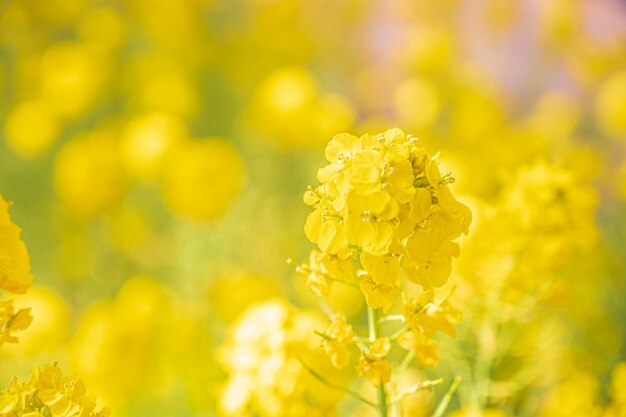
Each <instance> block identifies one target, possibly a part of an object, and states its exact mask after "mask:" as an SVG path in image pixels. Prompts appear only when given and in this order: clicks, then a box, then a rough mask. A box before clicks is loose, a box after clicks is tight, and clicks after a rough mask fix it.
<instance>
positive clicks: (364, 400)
mask: <svg viewBox="0 0 626 417" xmlns="http://www.w3.org/2000/svg"><path fill="white" fill-rule="evenodd" d="M298 360H299V361H300V363H301V364H302V366H303V367H304V369H306V370H307V371H308V372H309V373H310V374H311V375H312V376H313V377H314V378H315V379H317V380H318V381H320V382H321V383H323V384H324V385H326V386H328V387H330V388H332V389H335V390H337V391H341V392H344V393H346V394H348V395H350V396H351V397H353V398H355V399H357V400H359V401H361V402H363V403H365V404H367V405H370V406H372V407H374V408H377V407H378V404H374V403H373V402H371V401H369V400H366V399H365V398H363V397H361V396H360V395H359V394H358V393H356V392H354V391H352V390H351V389H348V388H345V387H342V386H341V385H337V384H333V383H332V382H330V381H328V380H327V379H326V378H324V377H323V376H322V375H320V374H318V373H317V372H315V371H314V370H313V369H312V368H310V367H309V366H308V365H307V364H306V363H304V361H303V360H302V359H300V358H298Z"/></svg>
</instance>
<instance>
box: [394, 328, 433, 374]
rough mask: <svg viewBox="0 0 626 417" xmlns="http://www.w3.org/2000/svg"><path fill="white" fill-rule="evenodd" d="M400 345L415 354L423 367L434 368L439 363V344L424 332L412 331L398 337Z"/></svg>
mask: <svg viewBox="0 0 626 417" xmlns="http://www.w3.org/2000/svg"><path fill="white" fill-rule="evenodd" d="M398 345H399V346H400V347H401V348H403V349H406V350H410V351H413V352H415V359H416V360H417V361H418V362H419V363H420V364H421V365H422V366H427V367H434V366H437V364H438V363H439V354H438V353H437V352H438V350H439V342H438V341H436V340H434V339H431V338H430V337H428V336H426V335H425V334H424V333H422V332H419V331H415V330H411V331H408V332H405V333H402V334H401V335H400V336H399V337H398Z"/></svg>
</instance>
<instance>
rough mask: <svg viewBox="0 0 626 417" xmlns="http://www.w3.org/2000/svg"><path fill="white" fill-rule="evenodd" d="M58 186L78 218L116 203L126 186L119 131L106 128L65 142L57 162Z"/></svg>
mask: <svg viewBox="0 0 626 417" xmlns="http://www.w3.org/2000/svg"><path fill="white" fill-rule="evenodd" d="M54 186H55V189H56V191H57V193H58V194H59V196H60V197H61V201H62V203H63V205H64V208H65V209H66V210H67V212H69V213H70V214H72V215H73V216H75V217H76V218H77V219H81V220H88V219H91V218H93V217H95V216H98V215H100V214H102V213H104V212H105V211H107V210H109V209H111V208H112V207H113V206H115V205H116V204H117V203H118V202H119V201H120V200H121V199H122V197H123V195H124V191H125V187H126V176H125V173H124V170H123V167H122V163H121V161H120V156H119V151H118V144H117V141H116V136H115V132H114V131H112V130H111V129H110V128H104V129H101V130H96V131H93V132H91V133H88V134H85V135H81V136H78V137H76V138H74V139H72V140H71V141H69V142H67V143H65V144H63V147H62V148H61V149H60V150H59V153H58V154H57V156H56V160H55V163H54Z"/></svg>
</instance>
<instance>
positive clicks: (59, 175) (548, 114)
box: [0, 0, 626, 417]
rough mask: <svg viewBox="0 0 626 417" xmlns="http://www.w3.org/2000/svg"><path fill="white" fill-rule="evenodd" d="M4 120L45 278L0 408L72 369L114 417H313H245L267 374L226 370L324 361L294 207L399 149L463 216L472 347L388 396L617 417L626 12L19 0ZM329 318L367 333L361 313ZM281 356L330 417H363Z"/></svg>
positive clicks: (397, 2) (1, 57)
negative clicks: (299, 356) (415, 388)
mask: <svg viewBox="0 0 626 417" xmlns="http://www.w3.org/2000/svg"><path fill="white" fill-rule="evenodd" d="M0 121H1V123H0V195H2V196H3V197H4V199H6V200H7V201H9V202H12V203H13V206H12V207H11V210H10V213H11V218H12V220H13V221H14V222H15V224H17V225H19V226H20V228H21V229H22V239H23V240H24V242H25V243H26V246H27V248H28V251H29V254H30V260H31V266H32V272H33V275H34V277H35V278H34V281H33V287H32V288H31V290H30V291H29V292H28V293H27V294H24V295H18V296H15V304H16V306H18V307H21V306H28V307H31V308H32V315H33V317H34V320H33V323H32V324H31V326H30V327H29V328H28V329H27V330H26V331H24V332H23V334H22V335H21V336H20V343H19V344H4V345H3V346H2V348H1V349H0V381H4V382H2V384H0V386H5V385H7V384H8V382H9V381H10V379H11V377H12V376H14V375H16V376H20V378H23V379H24V378H27V376H28V372H29V370H30V369H31V368H32V366H33V365H35V364H39V365H41V364H44V363H53V362H58V363H59V364H62V365H63V368H65V369H66V370H68V371H70V372H71V373H76V374H77V375H79V376H80V377H81V378H82V379H83V380H84V381H85V383H86V384H87V386H88V387H89V388H90V389H93V390H94V391H96V392H97V393H98V398H99V401H101V402H102V403H103V404H107V405H109V406H110V407H111V408H112V409H113V415H114V416H119V417H126V416H128V417H130V416H133V417H141V416H146V417H148V416H214V415H226V416H229V415H241V416H243V415H246V416H247V415H249V416H278V415H289V416H291V415H293V416H299V415H311V414H308V413H310V410H309V409H308V408H306V407H304V406H302V407H304V408H302V407H300V405H301V403H304V402H306V401H305V399H306V398H307V397H306V395H304V394H302V395H300V394H299V395H300V396H299V397H297V398H298V400H294V399H293V398H295V397H293V398H291V399H290V400H287V399H285V398H287V397H285V398H283V397H281V396H280V395H278V396H277V397H276V398H274V397H271V398H270V397H267V396H266V397H264V396H263V394H262V393H261V394H259V393H256V394H254V395H258V396H259V398H265V400H259V399H258V398H257V400H255V401H257V403H258V404H256V405H255V406H254V407H252V408H251V409H250V410H249V414H237V413H240V410H239V409H238V408H237V407H236V406H235V405H233V404H236V403H237V401H243V400H242V398H243V397H242V396H243V395H244V394H242V392H248V391H250V392H252V391H254V389H255V388H254V387H255V386H259V384H263V383H265V382H267V381H266V380H265V379H263V378H264V376H267V375H265V374H263V373H259V375H256V376H255V377H254V378H259V379H258V380H257V379H250V378H251V377H250V375H249V374H248V373H246V372H247V371H246V372H244V371H242V369H243V368H242V367H244V368H245V366H251V365H250V363H247V364H246V365H245V366H244V365H242V364H241V363H240V360H239V359H237V358H235V356H236V355H235V354H234V353H233V351H234V352H235V353H238V352H240V350H241V352H246V353H245V354H246V355H248V354H249V355H251V356H250V357H248V356H245V358H247V359H246V360H249V361H257V362H255V363H260V364H267V363H271V361H270V359H271V358H273V357H274V356H277V355H278V353H277V352H283V350H285V351H290V350H291V349H294V348H293V345H294V344H295V345H297V346H298V349H303V352H306V353H303V354H304V355H310V357H311V360H312V361H313V360H319V361H320V362H323V361H322V360H321V359H319V358H318V359H315V358H317V356H315V355H317V354H318V353H316V352H314V350H315V349H314V347H315V345H316V344H319V338H316V337H315V335H311V334H308V333H307V334H305V333H306V332H304V331H303V330H302V329H303V328H304V327H303V326H305V324H307V325H311V324H312V323H318V322H319V321H320V320H321V319H320V316H319V315H320V314H321V313H320V312H319V308H318V307H317V305H318V304H317V302H316V299H315V297H314V296H313V295H311V294H310V292H309V291H308V290H307V288H306V285H305V282H304V279H303V278H302V277H301V276H300V275H298V274H296V273H295V272H294V268H293V266H292V265H289V264H288V263H287V262H286V261H287V259H288V258H293V259H295V260H297V262H300V261H302V260H304V259H306V258H307V254H308V252H309V250H310V249H311V247H312V245H311V243H310V242H308V241H307V239H306V238H305V236H304V233H303V225H304V222H305V219H306V216H307V214H308V213H309V211H310V210H309V209H308V208H307V207H306V206H305V205H304V204H303V203H302V195H303V193H304V191H305V190H306V187H307V186H308V185H309V184H314V183H315V182H316V179H315V174H316V172H317V169H318V168H319V167H321V166H322V161H323V158H324V147H325V146H326V144H327V143H328V141H329V140H330V139H331V138H332V137H333V135H334V134H336V133H340V132H353V133H355V134H362V133H366V132H370V133H377V132H381V131H384V130H386V129H387V128H390V127H393V126H397V127H399V128H401V129H403V130H405V131H406V132H407V133H412V134H413V135H415V136H417V137H419V138H421V139H423V140H425V141H426V143H427V147H428V148H429V149H430V150H432V151H437V150H441V151H442V157H441V163H442V166H443V167H445V168H447V169H450V170H451V171H452V172H453V173H454V177H455V178H456V183H455V184H454V185H453V189H454V190H455V193H456V195H458V196H459V199H460V200H462V201H464V202H465V203H466V204H468V205H469V206H470V207H471V209H472V211H473V213H474V223H473V224H472V227H471V229H470V234H469V236H468V237H467V238H464V239H463V240H462V241H461V256H460V257H459V259H458V260H457V261H455V262H454V263H453V277H454V279H455V280H456V283H457V290H456V292H455V295H454V297H455V299H457V304H458V305H459V307H460V309H461V311H462V312H463V315H464V319H463V320H462V321H461V322H460V324H459V325H457V333H458V336H457V338H456V339H455V340H451V339H449V338H445V337H443V338H441V339H442V340H441V342H442V343H441V352H440V364H439V366H438V367H437V368H435V369H434V370H430V369H422V368H420V367H418V366H415V367H414V369H411V370H410V372H408V373H406V374H405V378H406V382H403V381H402V380H401V381H399V384H400V385H402V384H407V385H410V384H412V383H414V381H416V380H421V379H422V377H423V376H424V375H427V376H428V375H431V374H432V375H435V376H442V377H444V378H446V379H448V380H450V379H451V378H452V376H453V375H461V376H462V377H463V382H462V383H461V385H460V386H459V391H458V395H457V396H456V397H455V399H454V400H453V401H452V403H451V405H450V407H449V415H451V416H455V417H459V416H483V415H484V416H489V417H501V416H522V417H524V416H545V417H552V416H571V417H574V416H581V417H582V416H604V417H618V416H626V398H624V395H623V393H624V391H625V390H626V368H624V366H626V365H618V364H619V363H620V362H621V361H626V303H625V302H624V300H626V243H624V242H626V3H625V2H624V1H620V0H544V1H523V0H517V1H498V0H475V1H469V0H466V1H462V0H441V1H427V0H393V1H386V0H333V1H331V0H126V1H123V0H4V1H0ZM0 255H1V254H0ZM1 295H2V297H4V295H5V294H1ZM259 303H261V304H259ZM328 304H329V305H330V307H331V308H334V309H337V310H340V311H344V312H345V313H346V314H347V315H348V316H349V317H351V318H352V319H353V320H355V322H356V323H360V325H362V326H365V318H364V311H365V310H364V300H363V297H362V296H361V293H360V292H359V291H358V290H355V289H353V288H350V287H339V286H337V287H336V288H335V289H334V290H333V292H332V294H331V295H330V297H329V299H328ZM255 323H256V324H255ZM246 326H248V327H250V326H251V327H252V328H255V329H257V331H261V334H254V335H250V334H249V335H248V336H247V337H248V338H246V337H244V336H241V337H239V336H238V335H239V334H240V333H242V332H244V333H245V331H246V330H245V329H246ZM322 327H323V325H322ZM241 329H243V330H241ZM259 329H260V330H259ZM299 332H300V333H299ZM285 334H289V336H285ZM293 334H297V335H301V336H302V337H300V338H296V337H294V336H293ZM283 339H286V341H283ZM260 340H263V342H259V341H260ZM276 340H281V342H280V343H277V342H276ZM263 343H266V344H267V345H264V344H263ZM261 345H262V346H263V347H262V348H261V347H259V349H264V350H263V352H265V353H259V352H256V353H254V354H252V353H250V352H251V351H252V350H254V349H252V348H250V346H253V347H255V346H257V347H258V346H261ZM302 346H305V347H302ZM242 355H243V353H242ZM263 355H265V356H263ZM281 355H282V353H281ZM278 356H280V355H278ZM307 357H308V356H307ZM268 358H270V359H268ZM281 358H282V359H281V360H284V361H285V363H284V364H282V365H281V366H283V367H281V368H280V369H279V372H278V373H277V374H276V375H278V376H276V375H274V376H275V377H277V378H284V379H285V381H288V382H284V381H283V383H285V384H287V385H290V384H291V383H293V384H292V385H293V386H297V387H301V386H302V387H308V388H310V389H311V390H312V391H313V392H312V394H311V395H312V396H313V397H314V398H316V399H318V400H319V401H320V402H319V405H320V407H321V410H323V411H320V415H333V413H334V412H335V411H337V412H338V413H339V414H340V415H363V416H367V415H372V414H370V411H371V410H369V409H362V408H361V407H360V406H359V405H358V404H356V403H355V402H354V401H353V400H351V399H350V398H346V397H345V396H342V394H341V393H338V392H337V391H333V390H328V388H327V387H324V386H322V385H320V383H319V382H317V381H315V380H314V379H312V378H310V375H309V376H306V372H304V373H303V372H301V370H299V371H298V372H296V371H294V368H293V367H290V365H289V364H290V363H291V362H290V361H289V360H288V359H285V358H283V356H281ZM287 358H288V356H287ZM245 369H248V368H245ZM255 369H256V368H255ZM259 372H260V371H259ZM348 374H349V371H346V372H339V373H338V374H337V375H336V376H335V380H336V381H338V380H342V381H344V382H345V384H348V381H350V375H348ZM289 378H291V379H289ZM307 378H308V379H307ZM355 384H356V383H354V382H353V383H352V386H353V387H355V389H357V390H361V389H363V390H365V391H367V389H366V388H362V387H361V386H360V385H358V384H356V385H355ZM290 387H291V385H290ZM290 389H291V388H290ZM298 389H299V388H298ZM303 389H304V388H303ZM246 390H248V391H246ZM279 391H280V390H279ZM305 391H306V390H305ZM444 391H445V390H441V391H440V392H437V391H436V392H435V393H434V394H428V393H422V394H419V395H417V396H415V397H414V398H410V401H409V400H407V401H406V404H405V407H404V414H403V415H411V416H419V415H427V412H428V410H431V409H432V407H433V404H435V403H436V401H435V399H437V398H440V397H441V396H442V395H443V393H444ZM298 392H300V391H298ZM245 395H248V394H245ZM250 395H253V394H250ZM364 395H365V394H364ZM367 395H369V394H367ZM301 397H302V398H301ZM246 398H247V397H246ZM263 401H265V402H263ZM281 401H284V402H287V401H290V407H291V408H284V407H283V406H282V405H281V406H279V405H280V404H282V403H281ZM277 404H278V405H277ZM309 405H310V404H309ZM307 407H308V406H307ZM232 410H236V412H235V411H232ZM0 415H3V414H2V410H1V409H0Z"/></svg>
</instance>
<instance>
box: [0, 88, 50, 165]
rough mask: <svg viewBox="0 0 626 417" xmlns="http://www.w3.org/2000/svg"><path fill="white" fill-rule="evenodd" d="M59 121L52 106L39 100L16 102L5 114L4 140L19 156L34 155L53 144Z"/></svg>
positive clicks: (44, 150)
mask: <svg viewBox="0 0 626 417" xmlns="http://www.w3.org/2000/svg"><path fill="white" fill-rule="evenodd" d="M59 129H60V122H59V120H58V119H57V117H56V115H55V114H54V111H53V108H51V107H49V106H48V105H47V104H46V103H45V102H43V101H41V100H30V101H24V102H22V103H19V104H17V105H16V106H15V107H14V108H13V109H12V110H11V112H10V113H9V114H8V116H7V120H6V122H5V126H4V133H5V136H6V140H7V142H8V144H9V146H10V147H11V149H13V151H15V153H17V154H18V155H20V156H23V157H35V156H39V155H40V154H42V153H44V152H46V151H47V150H48V149H50V147H51V146H52V145H53V144H54V141H55V140H56V138H57V136H58V134H59Z"/></svg>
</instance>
